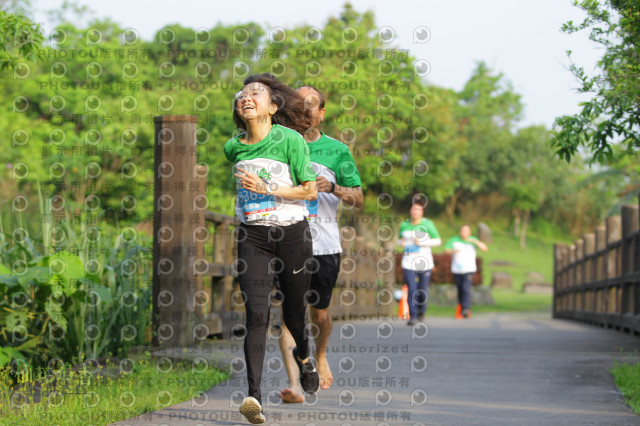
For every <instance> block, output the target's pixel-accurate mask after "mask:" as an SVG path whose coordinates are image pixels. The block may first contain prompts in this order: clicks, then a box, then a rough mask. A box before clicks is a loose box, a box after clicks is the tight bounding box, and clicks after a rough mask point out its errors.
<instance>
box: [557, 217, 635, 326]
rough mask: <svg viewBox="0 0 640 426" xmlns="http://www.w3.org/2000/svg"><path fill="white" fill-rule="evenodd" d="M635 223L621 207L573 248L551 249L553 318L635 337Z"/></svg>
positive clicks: (565, 246)
mask: <svg viewBox="0 0 640 426" xmlns="http://www.w3.org/2000/svg"><path fill="white" fill-rule="evenodd" d="M639 228H640V219H639V217H638V206H637V205H636V206H622V211H621V216H615V217H609V218H607V220H606V222H605V226H599V227H596V228H595V230H594V232H593V233H589V234H585V235H584V236H583V237H582V238H581V239H578V240H576V241H575V243H574V244H573V245H567V244H556V245H555V248H554V251H555V253H554V297H553V316H554V318H566V319H576V320H580V321H584V322H588V323H591V324H594V325H600V326H604V327H608V328H615V329H618V330H623V331H629V332H633V333H640V231H639Z"/></svg>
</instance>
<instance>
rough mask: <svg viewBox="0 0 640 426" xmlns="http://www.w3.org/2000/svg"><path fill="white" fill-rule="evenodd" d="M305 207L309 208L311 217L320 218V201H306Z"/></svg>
mask: <svg viewBox="0 0 640 426" xmlns="http://www.w3.org/2000/svg"><path fill="white" fill-rule="evenodd" d="M304 205H305V206H307V210H308V211H309V217H318V199H317V198H316V199H315V200H313V201H309V200H305V201H304Z"/></svg>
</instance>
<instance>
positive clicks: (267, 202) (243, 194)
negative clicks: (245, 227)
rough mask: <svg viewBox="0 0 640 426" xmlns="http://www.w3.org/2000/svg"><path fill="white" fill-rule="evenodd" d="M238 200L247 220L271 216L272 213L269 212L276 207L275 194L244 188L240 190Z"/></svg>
mask: <svg viewBox="0 0 640 426" xmlns="http://www.w3.org/2000/svg"><path fill="white" fill-rule="evenodd" d="M238 202H239V203H240V207H241V208H242V212H243V214H244V218H245V220H246V221H247V222H252V221H254V220H258V219H262V218H264V217H266V216H269V215H270V214H271V213H269V212H272V211H275V209H276V200H275V198H274V196H273V195H267V194H258V193H256V192H253V191H249V190H246V189H244V188H242V189H239V190H238Z"/></svg>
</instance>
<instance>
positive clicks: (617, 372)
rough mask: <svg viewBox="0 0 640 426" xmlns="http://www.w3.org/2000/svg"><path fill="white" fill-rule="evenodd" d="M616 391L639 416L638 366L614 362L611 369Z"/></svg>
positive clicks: (639, 366) (639, 382)
mask: <svg viewBox="0 0 640 426" xmlns="http://www.w3.org/2000/svg"><path fill="white" fill-rule="evenodd" d="M611 373H612V374H613V378H614V379H615V381H616V384H617V385H618V389H620V392H622V394H623V395H624V400H625V402H626V403H627V404H629V406H630V407H631V408H632V409H633V411H635V412H636V414H640V364H624V363H619V362H616V361H614V363H613V368H612V369H611Z"/></svg>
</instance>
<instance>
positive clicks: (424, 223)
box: [398, 201, 442, 325]
mask: <svg viewBox="0 0 640 426" xmlns="http://www.w3.org/2000/svg"><path fill="white" fill-rule="evenodd" d="M424 209H425V204H424V203H421V202H417V201H416V202H414V203H413V204H412V205H411V209H410V210H409V213H410V215H411V219H409V220H406V221H404V222H403V223H402V224H400V232H399V234H400V240H399V242H398V243H399V244H400V245H402V248H403V250H404V254H403V255H402V273H403V275H404V280H405V282H406V283H407V287H409V295H408V296H409V300H408V304H409V321H408V322H407V324H408V325H414V324H416V322H417V321H422V320H423V319H424V313H425V311H426V310H427V299H428V293H427V290H428V288H429V281H430V280H431V269H433V255H432V254H431V247H436V246H439V245H441V244H442V240H441V239H440V234H438V230H437V229H436V226H435V225H434V223H433V222H432V221H430V220H429V219H425V218H424V217H423V216H424Z"/></svg>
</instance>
